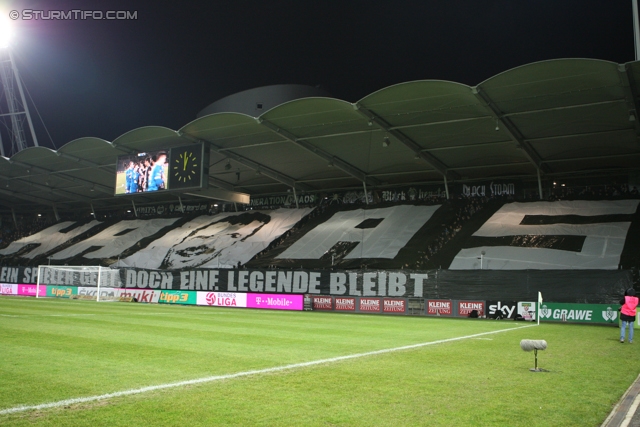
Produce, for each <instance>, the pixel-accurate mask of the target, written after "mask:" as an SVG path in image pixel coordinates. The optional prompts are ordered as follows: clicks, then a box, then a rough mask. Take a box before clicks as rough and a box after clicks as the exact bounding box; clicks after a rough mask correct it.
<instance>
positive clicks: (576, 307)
mask: <svg viewBox="0 0 640 427" xmlns="http://www.w3.org/2000/svg"><path fill="white" fill-rule="evenodd" d="M619 308H620V304H565V303H554V302H545V303H543V304H542V307H540V311H539V313H540V320H541V321H543V322H544V321H552V322H580V323H615V324H617V323H618V317H619V316H620V313H619V312H618V309H619Z"/></svg>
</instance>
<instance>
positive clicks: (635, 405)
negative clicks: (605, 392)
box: [620, 394, 640, 427]
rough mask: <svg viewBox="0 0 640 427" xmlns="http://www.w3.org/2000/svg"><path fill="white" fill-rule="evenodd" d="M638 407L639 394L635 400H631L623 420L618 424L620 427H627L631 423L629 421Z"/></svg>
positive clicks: (639, 402)
mask: <svg viewBox="0 0 640 427" xmlns="http://www.w3.org/2000/svg"><path fill="white" fill-rule="evenodd" d="M638 405H640V394H639V395H637V396H636V398H635V399H633V403H632V404H631V406H630V407H629V410H628V411H627V415H626V416H625V417H624V420H622V422H621V423H620V427H627V426H628V425H629V424H630V423H631V420H632V419H633V416H634V415H635V413H636V409H638Z"/></svg>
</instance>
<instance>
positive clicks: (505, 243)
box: [449, 200, 639, 270]
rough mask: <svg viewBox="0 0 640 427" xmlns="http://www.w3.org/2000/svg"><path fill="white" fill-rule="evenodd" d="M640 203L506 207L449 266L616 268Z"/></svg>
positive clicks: (582, 202) (577, 202) (572, 202)
mask: <svg viewBox="0 0 640 427" xmlns="http://www.w3.org/2000/svg"><path fill="white" fill-rule="evenodd" d="M638 203H639V201H638V200H597V201H596V200H591V201H590V200H565V201H556V202H528V203H519V202H518V203H506V204H504V205H503V206H502V207H501V208H500V209H499V210H498V211H496V212H495V213H494V214H493V215H492V216H491V218H489V219H488V220H487V221H486V222H485V223H484V224H483V225H482V226H481V227H480V228H479V229H478V230H477V231H476V232H474V233H473V235H472V236H471V237H470V238H469V239H468V240H467V241H466V242H465V244H464V247H463V249H461V250H460V252H458V254H457V255H456V257H455V258H454V259H453V261H452V262H451V265H450V266H449V268H450V269H451V270H476V269H480V270H482V269H489V270H526V269H536V270H616V269H618V266H619V264H620V256H621V255H622V251H623V249H624V246H625V243H626V239H627V233H628V231H629V227H630V226H631V222H632V219H633V215H634V214H635V212H636V210H637V208H638ZM533 237H535V238H533Z"/></svg>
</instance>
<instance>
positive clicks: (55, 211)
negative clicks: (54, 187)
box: [51, 203, 60, 222]
mask: <svg viewBox="0 0 640 427" xmlns="http://www.w3.org/2000/svg"><path fill="white" fill-rule="evenodd" d="M51 206H52V207H53V215H54V216H55V217H56V222H60V215H58V208H56V204H55V203H53V204H52V205H51Z"/></svg>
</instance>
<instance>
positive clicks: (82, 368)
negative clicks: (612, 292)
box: [0, 297, 640, 426]
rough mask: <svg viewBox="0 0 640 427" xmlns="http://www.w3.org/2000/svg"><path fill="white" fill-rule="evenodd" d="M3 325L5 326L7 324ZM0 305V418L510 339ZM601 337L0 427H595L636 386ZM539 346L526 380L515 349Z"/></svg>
mask: <svg viewBox="0 0 640 427" xmlns="http://www.w3.org/2000/svg"><path fill="white" fill-rule="evenodd" d="M8 316H15V317H8ZM522 325H523V323H520V322H518V323H516V322H510V321H489V320H471V319H469V320H467V319H442V318H418V317H391V316H373V315H346V314H332V313H300V312H278V311H266V310H264V311H263V310H242V309H224V308H209V307H181V306H166V305H144V304H125V303H96V302H92V301H69V300H56V299H39V300H36V299H33V298H17V297H0V409H6V408H11V407H15V406H19V405H33V404H39V403H47V402H54V401H59V400H63V399H68V398H74V397H84V396H92V395H99V394H104V393H109V392H115V391H121V390H127V389H130V388H137V387H143V386H148V385H156V384H164V383H168V382H174V381H181V380H188V379H194V378H200V377H204V376H209V375H217V374H228V373H233V372H242V371H247V370H252V369H261V368H268V367H274V366H281V365H286V364H292V363H298V362H304V361H312V360H318V359H323V358H329V357H334V356H341V355H348V354H354V353H360V352H367V351H372V350H378V349H384V348H393V347H398V346H403V345H409V344H415V343H422V342H429V341H434V340H439V339H446V338H453V337H459V336H466V335H470V334H476V333H482V332H487V331H493V330H499V329H505V328H512V327H516V326H522ZM617 334H618V330H617V329H616V328H613V327H604V326H603V327H598V326H583V325H567V324H543V325H541V326H540V327H531V328H525V329H518V330H513V331H508V332H502V333H498V334H493V335H486V336H483V337H482V338H483V339H465V340H461V341H453V342H447V343H442V344H437V345H432V346H427V347H421V348H417V349H412V350H404V351H399V352H394V353H387V354H382V355H375V356H368V357H363V358H359V359H353V360H347V361H341V362H336V363H331V364H326V365H319V366H313V367H308V368H301V369H295V370H291V371H286V372H280V373H272V374H262V375H255V376H248V377H242V378H236V379H230V380H223V381H218V382H212V383H206V384H200V385H193V386H188V387H180V388H174V389H166V390H161V391H154V392H149V393H145V394H140V395H135V396H125V397H119V398H114V399H111V400H106V401H99V402H93V403H87V404H79V405H73V406H71V407H66V408H55V409H48V410H42V411H28V412H23V413H18V414H11V415H0V425H2V426H22V425H25V426H26V425H29V426H31V425H47V426H48V425H51V426H60V425H64V426H84V425H91V426H132V425H153V426H174V425H189V426H210V425H281V426H289V425H310V426H334V425H337V426H354V425H366V426H369V425H381V426H386V425H388V426H401V425H407V426H408V425H429V426H451V425H482V426H487V425H497V426H501V425H510V426H511V425H515V426H520V425H521V426H565V425H566V426H597V425H599V424H600V423H601V422H602V421H603V420H604V419H605V418H606V416H607V414H608V413H609V412H610V410H611V409H612V407H613V405H614V404H615V403H616V402H617V400H618V399H619V398H620V397H621V396H622V394H623V393H624V391H625V390H626V389H627V388H628V387H629V385H630V384H631V383H632V382H633V380H634V379H635V378H636V376H637V375H638V373H639V372H640V357H638V349H639V347H638V345H640V344H633V345H628V344H624V345H622V344H620V343H618V342H617ZM523 338H531V339H546V340H547V342H548V343H549V348H548V350H546V351H544V352H541V353H540V356H539V359H540V366H541V367H543V368H546V369H548V370H550V372H548V373H531V372H529V370H528V369H529V368H531V367H533V354H531V353H524V352H522V350H520V348H519V342H520V340H521V339H523Z"/></svg>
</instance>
